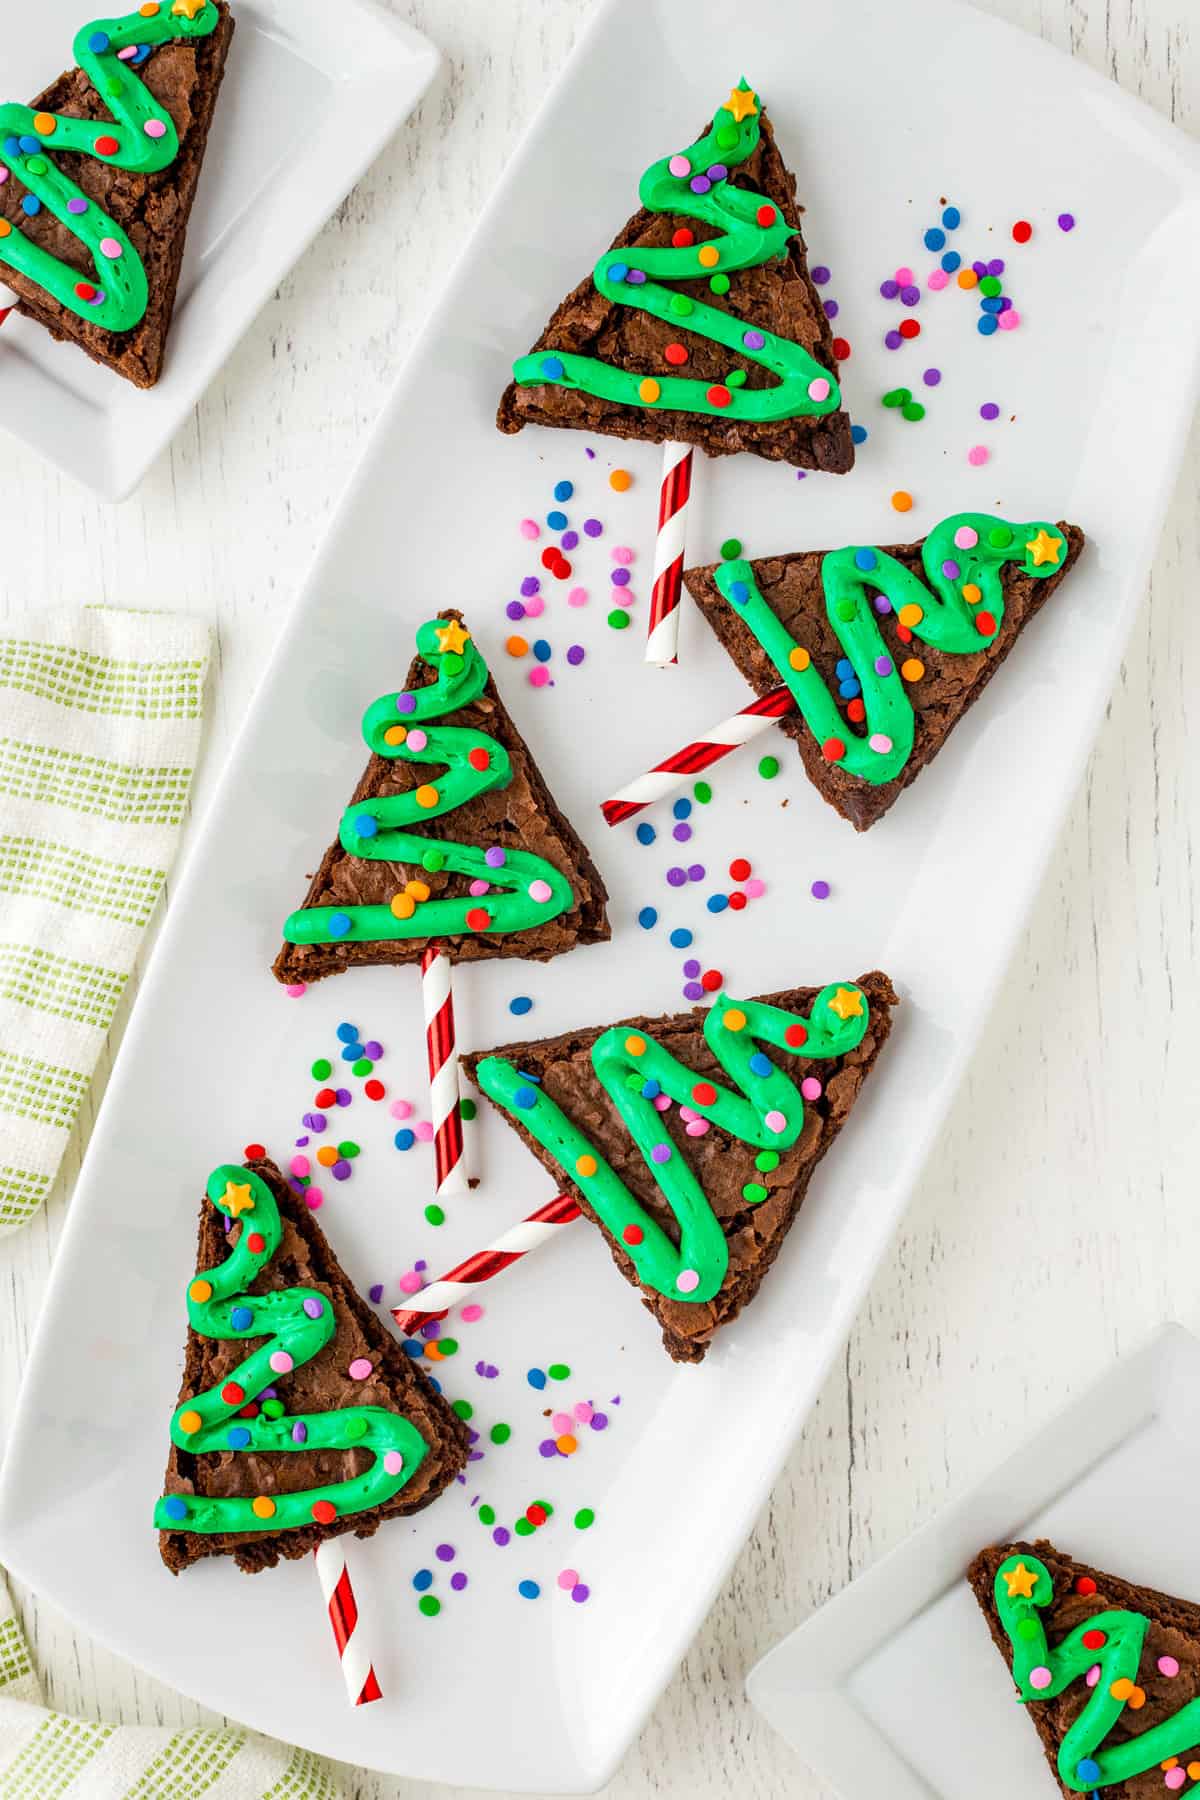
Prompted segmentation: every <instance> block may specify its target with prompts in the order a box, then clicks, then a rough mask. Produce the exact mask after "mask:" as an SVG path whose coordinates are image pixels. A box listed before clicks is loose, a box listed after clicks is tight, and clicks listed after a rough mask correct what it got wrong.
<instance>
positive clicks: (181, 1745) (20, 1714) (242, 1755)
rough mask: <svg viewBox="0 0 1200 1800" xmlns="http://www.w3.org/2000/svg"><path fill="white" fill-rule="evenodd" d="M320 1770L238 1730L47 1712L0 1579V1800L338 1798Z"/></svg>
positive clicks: (309, 1759) (322, 1766)
mask: <svg viewBox="0 0 1200 1800" xmlns="http://www.w3.org/2000/svg"><path fill="white" fill-rule="evenodd" d="M342 1795H343V1789H342V1787H341V1786H340V1784H339V1783H338V1782H337V1780H336V1779H335V1778H334V1775H333V1773H332V1771H331V1770H330V1768H329V1767H328V1765H327V1764H326V1763H324V1762H322V1761H321V1758H320V1757H319V1756H314V1755H312V1753H311V1752H310V1751H308V1750H290V1749H288V1748H287V1747H286V1746H285V1745H283V1744H276V1743H274V1742H272V1740H271V1739H270V1738H264V1737H259V1736H258V1735H257V1734H256V1733H255V1732H253V1731H243V1730H241V1729H240V1728H239V1727H230V1728H228V1729H225V1730H221V1729H219V1728H212V1727H208V1726H202V1725H195V1726H192V1727H190V1728H189V1729H187V1730H184V1731H172V1730H170V1728H169V1727H166V1726H148V1725H118V1726H113V1725H97V1724H94V1723H92V1722H91V1721H89V1720H84V1719H72V1718H70V1717H69V1716H68V1715H67V1714H66V1713H57V1712H51V1711H50V1709H49V1708H48V1707H47V1706H45V1705H44V1704H43V1701H42V1692H41V1689H40V1687H39V1685H38V1680H37V1676H36V1675H35V1674H34V1672H33V1667H32V1665H31V1663H30V1661H29V1652H28V1650H27V1649H26V1646H25V1639H24V1637H23V1636H22V1633H21V1627H20V1625H19V1623H18V1621H17V1619H16V1617H15V1615H14V1613H13V1610H12V1604H11V1602H10V1600H9V1595H8V1589H7V1588H6V1587H5V1585H4V1580H3V1577H0V1796H2V1800H341V1796H342Z"/></svg>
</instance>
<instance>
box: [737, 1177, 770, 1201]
mask: <svg viewBox="0 0 1200 1800" xmlns="http://www.w3.org/2000/svg"><path fill="white" fill-rule="evenodd" d="M766 1197H767V1190H766V1188H765V1187H763V1186H762V1185H761V1183H760V1182H757V1181H748V1182H747V1183H746V1185H745V1187H744V1188H743V1189H742V1199H743V1200H747V1201H749V1203H750V1205H751V1206H761V1205H762V1203H763V1201H764V1200H765V1199H766Z"/></svg>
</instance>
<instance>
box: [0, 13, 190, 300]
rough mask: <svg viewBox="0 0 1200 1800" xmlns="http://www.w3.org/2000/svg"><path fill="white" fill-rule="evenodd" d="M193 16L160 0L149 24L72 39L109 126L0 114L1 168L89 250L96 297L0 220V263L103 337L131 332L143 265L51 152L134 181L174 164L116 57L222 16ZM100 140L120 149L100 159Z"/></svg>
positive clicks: (166, 124) (134, 81)
mask: <svg viewBox="0 0 1200 1800" xmlns="http://www.w3.org/2000/svg"><path fill="white" fill-rule="evenodd" d="M192 10H193V5H192V0H174V7H173V8H172V6H171V4H170V0H162V3H161V5H160V6H158V8H157V9H156V10H155V11H154V13H153V14H152V15H151V16H147V15H146V14H144V13H141V12H135V13H130V14H129V15H128V16H127V17H125V18H123V19H96V20H94V21H93V22H92V23H91V24H90V25H85V26H84V27H83V29H82V30H81V31H80V32H78V34H77V35H76V38H75V47H74V54H75V61H76V63H77V64H78V65H79V67H80V68H81V69H82V70H83V72H84V74H85V75H86V76H87V77H88V79H89V80H90V82H91V84H92V86H93V87H94V88H95V90H96V92H97V94H98V95H99V96H100V98H101V100H103V102H104V104H105V106H106V107H107V108H108V110H109V112H110V113H111V114H112V115H113V120H114V121H115V123H109V122H108V121H107V120H95V119H73V118H68V117H65V116H63V115H58V116H55V115H54V114H49V113H46V114H44V113H41V112H39V111H37V110H35V109H34V108H33V107H29V106H20V105H15V104H13V105H4V106H0V164H2V165H4V166H5V167H7V168H8V169H11V170H12V172H13V174H14V175H17V176H19V177H20V179H21V181H22V182H23V183H24V184H25V186H26V187H27V188H28V189H29V192H30V194H31V195H33V196H34V198H35V199H37V200H38V201H40V203H41V205H42V206H44V207H45V208H46V209H47V211H48V212H51V213H53V215H54V217H55V218H56V219H57V220H58V221H59V223H60V224H61V225H63V226H64V227H65V228H66V230H67V231H69V232H70V233H71V235H72V237H74V238H77V239H78V240H79V242H80V243H81V244H83V245H84V247H85V248H86V249H87V250H89V251H90V252H91V256H92V264H93V268H94V270H95V274H96V280H97V283H98V286H97V288H96V289H94V290H93V291H94V292H95V293H97V294H98V295H99V296H100V297H99V298H96V299H91V300H89V299H88V298H86V297H85V296H84V295H81V294H80V293H78V292H77V289H78V288H79V287H80V286H85V287H90V286H91V284H90V283H84V282H82V281H81V278H80V274H79V271H78V270H77V269H74V268H72V267H71V265H70V264H69V263H65V262H62V261H61V260H60V259H59V258H58V257H56V256H54V255H52V254H51V252H50V251H49V250H45V249H43V248H42V246H41V245H40V244H35V243H34V242H33V241H32V240H31V239H30V238H29V237H27V236H26V235H25V234H24V233H23V232H22V231H21V230H20V229H19V228H16V227H13V228H9V227H8V222H7V221H6V220H0V264H3V265H7V266H8V267H9V268H11V269H15V270H16V271H17V273H18V274H20V275H24V276H25V277H26V278H27V279H28V280H29V281H33V282H36V284H37V285H38V287H40V288H44V289H45V290H46V292H47V293H48V294H50V295H52V296H53V298H54V299H55V300H57V301H58V303H59V305H60V306H64V307H66V308H67V310H68V311H69V312H73V313H77V314H78V315H79V317H80V318H81V319H87V320H88V321H89V323H90V324H93V325H100V326H103V327H104V328H105V329H106V330H108V331H128V330H130V329H131V328H132V327H133V326H134V325H137V324H138V323H139V321H140V320H141V319H142V318H143V317H144V316H145V312H146V306H147V303H148V300H149V289H148V286H147V281H146V270H145V265H144V264H143V262H142V259H141V257H140V256H139V254H138V252H137V250H136V249H135V248H134V246H133V244H132V242H131V241H130V239H129V237H128V236H127V235H126V233H125V232H124V231H123V230H122V228H121V226H119V225H118V224H117V223H116V221H115V220H114V219H110V218H109V217H108V215H107V214H106V213H105V212H103V211H102V209H101V208H100V207H99V206H97V204H96V202H95V201H94V200H91V199H89V198H88V196H87V195H86V194H85V193H84V192H83V189H82V188H80V187H78V186H77V185H76V183H75V182H73V181H72V180H70V178H69V177H68V176H66V175H64V174H63V172H62V170H61V169H60V168H59V167H58V165H57V164H56V163H55V161H54V158H53V156H52V155H51V154H49V153H50V152H53V151H74V152H77V153H79V154H82V155H84V156H94V157H96V159H97V161H99V162H102V163H105V164H108V165H110V166H112V167H115V168H118V169H128V170H129V171H130V172H131V173H133V174H137V175H153V174H155V173H156V172H157V171H158V170H160V169H165V168H167V167H168V166H169V165H170V164H171V163H173V162H174V160H175V158H176V157H177V156H178V154H179V134H178V132H177V131H176V129H175V122H174V120H173V119H172V118H171V115H170V113H169V112H167V111H166V109H165V108H164V107H162V106H160V105H159V103H158V101H157V100H156V99H155V98H154V96H153V94H152V93H151V92H150V90H149V88H147V87H146V86H145V84H144V83H143V82H142V81H141V79H140V78H139V76H138V75H137V73H136V71H135V69H133V68H132V67H130V65H129V64H128V63H126V62H122V61H121V59H120V57H119V55H118V52H119V51H121V50H128V49H131V48H133V49H136V48H139V47H141V46H149V47H150V48H152V49H153V48H157V46H159V45H160V44H166V43H170V42H172V41H174V40H176V39H180V38H204V37H209V36H211V34H212V33H213V32H214V31H215V30H216V28H217V24H218V21H219V19H220V16H221V15H220V13H219V11H218V9H217V7H216V6H215V5H214V4H213V0H204V3H203V5H201V6H200V7H199V10H198V11H196V12H195V16H194V17H191V16H189V15H190V14H191V12H192ZM50 121H52V124H50V128H49V129H47V124H48V123H49V122H50ZM39 124H40V125H41V127H42V129H41V130H39V129H38V126H39ZM104 138H111V139H114V140H115V141H116V143H117V145H118V148H117V149H116V150H115V151H113V152H111V153H110V154H103V153H101V152H100V151H98V150H97V148H96V144H97V141H98V140H101V139H104ZM72 203H74V207H75V210H72ZM102 244H103V245H106V246H107V248H106V249H102V248H101V245H102Z"/></svg>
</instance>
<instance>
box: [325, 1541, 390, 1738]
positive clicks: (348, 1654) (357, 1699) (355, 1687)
mask: <svg viewBox="0 0 1200 1800" xmlns="http://www.w3.org/2000/svg"><path fill="white" fill-rule="evenodd" d="M344 1544H345V1539H344V1538H340V1537H337V1538H326V1539H325V1540H324V1542H323V1543H320V1544H318V1545H317V1547H316V1549H315V1550H314V1551H313V1557H314V1559H315V1561H316V1565H317V1579H318V1580H319V1581H320V1583H321V1592H322V1593H323V1594H324V1596H325V1605H326V1607H327V1609H328V1612H329V1623H330V1625H331V1626H332V1627H333V1641H334V1643H335V1644H336V1645H337V1653H338V1657H339V1659H340V1661H341V1665H342V1678H343V1680H344V1681H345V1683H346V1692H347V1694H348V1695H349V1696H350V1704H351V1706H366V1705H368V1704H369V1702H370V1701H372V1700H382V1699H383V1689H382V1688H381V1687H380V1685H379V1680H378V1677H377V1676H376V1674H375V1665H374V1663H372V1661H371V1655H370V1652H369V1650H368V1649H367V1646H366V1643H365V1641H364V1638H363V1634H362V1632H361V1631H360V1630H359V1628H358V1601H357V1600H356V1599H355V1597H354V1586H353V1584H352V1582H351V1580H350V1570H349V1568H348V1567H347V1565H346V1552H345V1549H344V1548H343V1546H344Z"/></svg>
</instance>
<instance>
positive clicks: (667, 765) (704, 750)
mask: <svg viewBox="0 0 1200 1800" xmlns="http://www.w3.org/2000/svg"><path fill="white" fill-rule="evenodd" d="M795 709H796V702H795V701H794V700H793V699H792V696H791V694H790V693H789V692H788V690H787V688H785V687H777V688H772V689H771V691H770V693H768V694H763V695H762V696H761V698H759V699H758V700H752V701H751V702H750V704H749V706H743V708H742V710H741V712H736V713H734V715H733V717H732V719H725V720H724V721H723V722H722V723H721V724H720V725H714V726H713V727H712V729H711V730H710V731H706V732H705V733H704V736H703V737H701V738H697V739H696V740H695V741H694V742H693V743H690V744H685V745H684V747H683V749H682V750H677V751H676V752H675V754H674V756H668V757H667V758H666V760H665V761H664V762H660V763H655V765H654V767H653V768H652V769H648V770H647V771H646V773H645V774H644V775H639V776H638V778H637V780H636V781H631V782H630V783H629V785H628V786H627V787H623V788H620V789H618V791H617V792H616V793H615V794H614V795H613V797H612V799H611V800H603V801H601V803H600V811H601V812H602V813H603V814H604V817H605V819H606V820H607V822H608V823H609V824H610V825H620V824H621V823H622V822H623V821H624V820H625V819H632V818H633V816H634V814H635V813H640V812H641V811H642V810H643V808H644V807H647V806H651V805H653V803H654V801H655V800H661V799H662V798H663V795H664V794H672V793H674V791H675V789H676V788H678V787H682V786H683V783H684V782H685V781H686V780H687V779H688V777H689V776H690V775H699V773H700V771H701V770H702V769H707V768H711V766H712V764H713V763H715V762H720V760H721V758H722V757H723V756H728V755H729V752H730V751H731V750H738V749H740V748H741V746H742V745H743V744H748V743H749V742H750V740H751V738H756V737H757V736H758V735H759V733H760V732H763V731H766V730H767V728H768V727H769V726H771V725H774V724H775V722H776V720H777V719H782V718H784V717H785V716H786V715H787V714H788V713H790V712H794V711H795Z"/></svg>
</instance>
